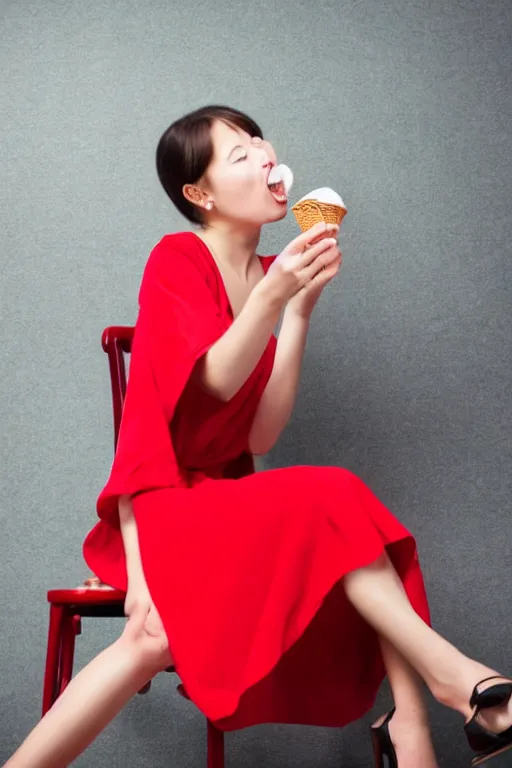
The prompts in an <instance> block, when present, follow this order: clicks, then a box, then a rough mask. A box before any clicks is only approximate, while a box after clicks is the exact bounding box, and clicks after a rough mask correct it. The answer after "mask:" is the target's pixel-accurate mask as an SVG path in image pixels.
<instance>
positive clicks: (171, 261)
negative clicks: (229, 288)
mask: <svg viewBox="0 0 512 768" xmlns="http://www.w3.org/2000/svg"><path fill="white" fill-rule="evenodd" d="M207 256H208V254H207V253H205V248H204V247H203V245H202V240H201V239H200V238H199V237H198V236H197V235H196V234H194V232H173V233H170V234H166V235H164V236H163V237H162V238H161V239H160V240H159V242H158V243H157V244H156V245H155V246H154V247H153V249H152V251H151V253H150V255H149V258H148V260H147V262H146V266H145V268H144V275H143V280H144V278H146V279H147V278H148V276H152V275H154V274H155V273H156V274H158V275H161V276H164V277H165V276H169V275H184V276H187V273H193V274H197V273H198V272H199V275H201V276H203V277H204V278H206V279H207V278H208V276H209V275H210V273H211V272H212V265H211V264H210V263H209V259H208V258H207Z"/></svg>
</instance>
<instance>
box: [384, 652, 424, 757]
mask: <svg viewBox="0 0 512 768" xmlns="http://www.w3.org/2000/svg"><path fill="white" fill-rule="evenodd" d="M380 646H381V649H382V656H383V658H384V664H385V667H386V673H387V677H388V680H389V684H390V687H391V692H392V694H393V700H394V703H395V714H394V715H393V717H392V719H391V721H390V723H389V732H390V736H391V741H392V742H393V745H394V747H395V751H396V755H397V760H398V764H399V766H400V768H437V760H436V756H435V753H434V747H433V744H432V739H431V736H430V728H429V724H428V715H427V710H426V707H425V702H424V698H423V691H422V689H423V681H422V680H421V678H420V676H419V675H418V674H417V672H415V670H414V669H413V668H412V667H411V665H410V664H409V663H408V662H407V661H406V660H405V659H404V657H403V656H402V655H401V654H400V653H399V652H398V651H397V650H396V648H395V647H394V646H393V645H391V643H389V641H388V640H386V639H385V638H384V637H381V638H380ZM385 717H386V715H383V716H382V717H380V718H379V719H378V720H377V722H376V723H375V725H380V724H381V723H382V722H383V720H384V719H385Z"/></svg>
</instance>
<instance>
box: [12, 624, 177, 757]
mask: <svg viewBox="0 0 512 768" xmlns="http://www.w3.org/2000/svg"><path fill="white" fill-rule="evenodd" d="M144 618H145V617H144V616H134V617H133V618H130V620H129V621H128V622H127V624H126V628H125V631H124V632H123V635H122V636H121V637H120V638H119V640H117V641H116V642H115V643H113V644H112V645H111V646H109V647H108V648H107V649H106V650H104V651H103V652H102V653H100V654H99V655H98V656H96V658H95V659H93V661H91V662H90V664H88V665H87V666H86V667H85V668H84V669H82V670H81V671H80V672H79V673H78V675H76V677H75V678H74V679H73V680H72V681H71V682H70V684H69V685H68V687H67V688H66V689H65V691H64V692H63V694H62V695H61V696H60V697H59V699H58V700H57V701H56V702H55V704H54V705H53V707H52V708H51V709H50V710H49V712H47V713H46V715H45V716H44V718H43V719H42V720H41V721H40V722H39V723H38V724H37V726H36V727H35V728H34V730H33V731H32V732H31V733H30V734H29V736H28V737H27V739H26V740H25V741H24V742H23V744H22V745H21V747H20V748H19V749H18V750H17V752H16V753H15V754H14V755H13V756H12V757H11V758H10V760H8V761H7V763H6V764H5V768H65V766H67V765H69V763H71V762H72V761H73V760H74V759H75V758H76V757H77V756H78V755H79V754H80V753H81V752H83V750H84V749H85V748H86V747H87V746H88V745H89V744H90V743H91V742H92V741H93V739H94V738H95V737H96V736H97V735H98V734H99V733H100V732H101V731H102V730H103V729H104V728H105V726H106V725H107V724H108V723H109V722H110V721H111V720H112V719H113V718H114V717H115V716H116V715H117V714H118V712H119V711H120V710H121V709H122V708H123V707H124V705H125V704H126V703H127V702H128V701H129V699H131V698H132V696H133V695H134V694H136V693H137V691H138V690H140V688H141V687H142V686H143V685H144V684H145V683H146V682H147V681H148V680H150V679H151V678H152V677H154V675H155V674H157V672H159V671H160V670H162V669H165V668H166V667H167V666H169V665H170V664H171V663H172V660H171V658H170V654H169V651H168V649H167V645H166V639H165V636H164V637H162V636H159V637H155V636H150V635H148V634H147V632H146V631H145V630H144ZM63 705H64V706H63Z"/></svg>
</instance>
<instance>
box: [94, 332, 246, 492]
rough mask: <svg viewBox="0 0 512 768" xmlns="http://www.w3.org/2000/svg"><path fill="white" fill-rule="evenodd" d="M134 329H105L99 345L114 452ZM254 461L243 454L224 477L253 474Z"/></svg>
mask: <svg viewBox="0 0 512 768" xmlns="http://www.w3.org/2000/svg"><path fill="white" fill-rule="evenodd" d="M134 331H135V328H133V327H132V326H127V325H112V326H109V327H108V328H105V330H104V331H103V335H102V337H101V345H102V347H103V349H104V351H105V352H106V353H107V355H108V364H109V368H110V383H111V386H112V409H113V414H114V450H115V449H116V448H117V440H118V437H119V429H120V427H121V416H122V415H123V406H124V398H125V395H126V382H127V377H126V364H125V355H129V354H130V352H131V350H132V341H133V334H134ZM254 469H255V468H254V459H253V457H252V455H251V454H250V453H243V454H241V455H240V456H239V457H238V458H237V459H235V460H234V461H232V462H231V464H229V465H228V467H227V468H226V475H225V477H230V478H233V479H234V478H239V477H244V476H246V475H251V474H252V473H253V472H254Z"/></svg>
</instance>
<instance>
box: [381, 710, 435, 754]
mask: <svg viewBox="0 0 512 768" xmlns="http://www.w3.org/2000/svg"><path fill="white" fill-rule="evenodd" d="M386 717H387V715H383V716H382V717H380V718H379V719H378V720H377V722H376V723H375V724H374V726H375V727H377V726H379V725H381V724H382V723H383V722H384V720H385V719H386ZM388 727H389V735H390V737H391V741H392V743H393V746H394V748H395V752H396V759H397V763H398V768H438V763H437V760H436V755H435V752H434V745H433V744H432V737H431V735H430V728H429V727H428V723H426V722H424V721H423V720H418V719H412V718H411V716H410V714H409V713H401V712H400V711H399V710H398V709H397V710H396V712H395V714H394V715H393V717H392V718H391V720H390V721H389V724H388Z"/></svg>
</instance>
